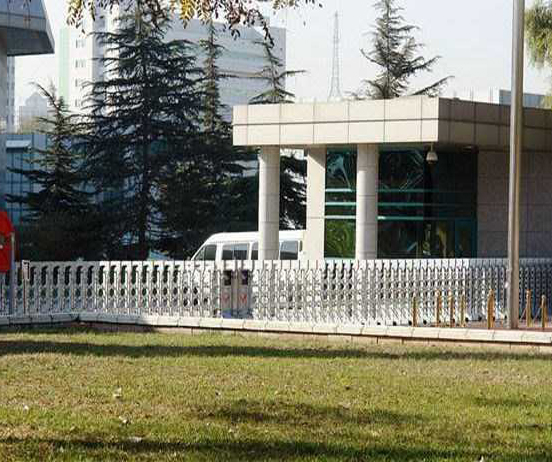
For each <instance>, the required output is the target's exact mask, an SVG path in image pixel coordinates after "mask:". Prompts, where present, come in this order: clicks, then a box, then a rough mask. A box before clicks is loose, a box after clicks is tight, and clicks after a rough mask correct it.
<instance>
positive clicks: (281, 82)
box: [250, 40, 307, 229]
mask: <svg viewBox="0 0 552 462" xmlns="http://www.w3.org/2000/svg"><path fill="white" fill-rule="evenodd" d="M257 45H259V46H261V47H262V48H263V50H264V54H265V59H266V63H265V66H264V67H263V68H262V69H261V70H260V71H259V72H258V73H257V75H256V76H255V77H254V78H255V79H257V80H260V81H262V82H264V84H265V87H266V90H265V91H264V92H262V93H261V94H260V95H258V96H255V97H254V98H252V99H251V101H250V104H288V103H293V100H294V98H295V95H294V94H293V93H291V92H289V91H287V90H286V79H288V78H289V77H293V76H295V75H298V74H301V73H303V72H304V71H287V70H284V69H283V65H282V62H281V60H280V59H279V58H278V56H276V55H275V54H274V50H273V48H274V46H273V44H272V43H270V42H268V41H266V40H265V41H259V42H257ZM280 165H281V167H280V228H281V229H297V228H304V227H305V225H306V186H305V185H306V176H307V164H306V162H305V161H304V160H302V159H299V158H297V157H296V156H295V155H294V154H293V153H291V154H290V155H287V156H282V157H281V163H280ZM256 206H258V203H257V204H256Z"/></svg>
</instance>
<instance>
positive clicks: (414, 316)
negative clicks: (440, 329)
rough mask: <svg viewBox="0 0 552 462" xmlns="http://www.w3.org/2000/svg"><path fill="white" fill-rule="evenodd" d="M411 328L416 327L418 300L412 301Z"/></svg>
mask: <svg viewBox="0 0 552 462" xmlns="http://www.w3.org/2000/svg"><path fill="white" fill-rule="evenodd" d="M412 327H418V299H417V298H416V297H414V299H413V300H412Z"/></svg>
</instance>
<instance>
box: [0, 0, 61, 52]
mask: <svg viewBox="0 0 552 462" xmlns="http://www.w3.org/2000/svg"><path fill="white" fill-rule="evenodd" d="M0 32H1V33H2V34H5V36H6V45H7V55H8V56H24V55H39V54H48V53H53V52H54V40H53V38H52V31H51V30H50V23H49V21H48V15H47V14H46V9H45V8H44V4H43V2H42V0H0Z"/></svg>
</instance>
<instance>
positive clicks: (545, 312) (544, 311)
mask: <svg viewBox="0 0 552 462" xmlns="http://www.w3.org/2000/svg"><path fill="white" fill-rule="evenodd" d="M541 320H542V330H546V324H548V303H546V295H543V296H542V297H541Z"/></svg>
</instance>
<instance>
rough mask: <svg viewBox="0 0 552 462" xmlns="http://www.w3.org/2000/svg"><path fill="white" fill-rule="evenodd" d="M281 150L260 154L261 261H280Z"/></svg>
mask: <svg viewBox="0 0 552 462" xmlns="http://www.w3.org/2000/svg"><path fill="white" fill-rule="evenodd" d="M279 222H280V148H279V147H272V146H271V147H264V148H262V149H261V152H260V153H259V260H260V261H264V260H278V257H279V246H280V241H279V233H280V223H279Z"/></svg>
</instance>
